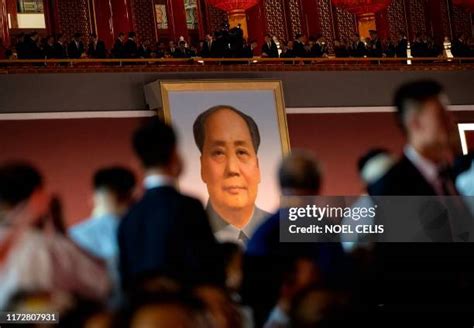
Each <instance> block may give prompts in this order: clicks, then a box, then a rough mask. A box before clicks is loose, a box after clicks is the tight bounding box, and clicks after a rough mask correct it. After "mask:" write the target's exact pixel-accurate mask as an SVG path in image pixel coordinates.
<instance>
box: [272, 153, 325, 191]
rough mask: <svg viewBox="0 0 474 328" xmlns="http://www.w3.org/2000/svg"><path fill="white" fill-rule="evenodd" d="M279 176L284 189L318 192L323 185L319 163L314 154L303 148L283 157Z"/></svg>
mask: <svg viewBox="0 0 474 328" xmlns="http://www.w3.org/2000/svg"><path fill="white" fill-rule="evenodd" d="M278 178H279V180H280V187H281V188H282V189H286V188H288V189H297V190H303V191H311V192H315V193H317V192H319V189H320V187H321V173H320V169H319V165H318V163H317V161H316V159H315V158H314V156H312V154H310V153H308V152H307V151H303V150H295V151H293V152H292V153H291V154H290V155H288V156H287V157H285V158H284V159H283V161H282V163H281V164H280V168H279V170H278Z"/></svg>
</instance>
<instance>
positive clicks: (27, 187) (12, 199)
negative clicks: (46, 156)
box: [0, 162, 43, 207]
mask: <svg viewBox="0 0 474 328" xmlns="http://www.w3.org/2000/svg"><path fill="white" fill-rule="evenodd" d="M42 185H43V178H42V177H41V174H40V173H39V171H38V170H37V169H35V168H34V167H33V166H31V165H30V164H27V163H20V162H18V163H8V164H4V165H2V166H0V204H2V205H5V206H7V207H14V206H16V205H18V204H19V203H21V202H22V201H24V200H27V199H28V198H29V197H30V196H31V195H32V194H33V193H34V192H35V191H36V190H37V189H38V188H40V187H41V186H42Z"/></svg>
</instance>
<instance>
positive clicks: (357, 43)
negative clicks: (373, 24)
mask: <svg viewBox="0 0 474 328" xmlns="http://www.w3.org/2000/svg"><path fill="white" fill-rule="evenodd" d="M349 55H350V56H351V57H357V58H362V57H364V56H366V55H367V48H366V46H365V43H364V42H362V40H361V39H360V35H359V34H357V33H353V34H352V36H351V45H350V47H349Z"/></svg>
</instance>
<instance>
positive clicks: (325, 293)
mask: <svg viewBox="0 0 474 328" xmlns="http://www.w3.org/2000/svg"><path fill="white" fill-rule="evenodd" d="M350 312H351V311H350V306H349V303H348V298H347V296H345V295H344V294H343V293H340V292H338V291H333V290H330V289H324V288H320V287H318V286H311V287H308V288H306V289H303V290H302V291H300V292H299V293H298V294H297V295H296V296H295V297H294V299H293V301H292V304H291V308H290V325H291V327H292V328H329V327H334V328H338V327H341V328H342V327H347V326H348V325H349V323H351V318H350V316H349V314H350Z"/></svg>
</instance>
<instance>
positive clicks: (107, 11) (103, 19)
mask: <svg viewBox="0 0 474 328" xmlns="http://www.w3.org/2000/svg"><path fill="white" fill-rule="evenodd" d="M93 5H94V7H93V9H94V11H93V12H94V17H93V18H92V19H94V21H95V27H96V33H97V37H98V38H99V39H101V40H103V41H104V42H105V46H106V47H107V49H110V48H111V47H112V45H113V42H114V40H115V34H114V21H113V15H112V0H94V1H93ZM124 32H125V31H124ZM117 34H118V31H117Z"/></svg>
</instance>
